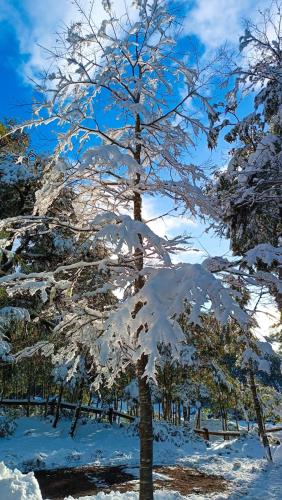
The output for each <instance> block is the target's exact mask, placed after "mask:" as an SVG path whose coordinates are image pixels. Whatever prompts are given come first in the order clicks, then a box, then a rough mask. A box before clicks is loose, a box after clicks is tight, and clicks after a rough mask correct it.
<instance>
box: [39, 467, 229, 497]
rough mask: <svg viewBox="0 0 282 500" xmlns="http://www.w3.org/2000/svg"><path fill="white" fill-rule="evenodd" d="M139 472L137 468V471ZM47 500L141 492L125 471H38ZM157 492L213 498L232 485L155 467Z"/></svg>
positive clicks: (193, 472)
mask: <svg viewBox="0 0 282 500" xmlns="http://www.w3.org/2000/svg"><path fill="white" fill-rule="evenodd" d="M137 470H138V469H137V468H136V471H137ZM35 476H36V478H37V480H38V482H39V485H40V489H41V492H42V496H43V498H44V499H46V498H48V499H50V500H62V499H64V498H65V497H66V496H68V495H72V496H73V497H74V498H76V497H81V496H86V495H94V494H96V493H98V492H99V491H100V492H101V491H104V492H105V493H109V492H110V491H119V492H121V493H125V492H127V491H137V490H138V482H139V481H138V480H136V476H134V475H133V474H131V473H129V472H127V471H126V468H125V467H98V466H89V467H81V468H75V469H74V468H68V469H56V470H41V471H35ZM154 489H155V490H159V489H166V490H172V491H178V492H179V493H181V494H182V495H188V494H191V493H193V494H201V495H209V494H213V493H222V492H224V491H226V490H227V489H228V482H227V481H226V480H225V479H224V478H223V477H221V476H214V475H210V474H205V473H203V472H200V471H198V470H196V469H190V468H186V467H180V466H175V467H173V466H171V467H169V466H156V467H154Z"/></svg>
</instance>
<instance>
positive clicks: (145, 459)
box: [137, 355, 153, 500]
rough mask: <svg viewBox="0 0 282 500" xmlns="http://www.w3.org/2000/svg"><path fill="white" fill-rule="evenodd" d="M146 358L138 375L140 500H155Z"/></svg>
mask: <svg viewBox="0 0 282 500" xmlns="http://www.w3.org/2000/svg"><path fill="white" fill-rule="evenodd" d="M146 361H147V360H146V356H144V355H143V356H142V358H141V360H140V361H138V365H137V374H138V384H139V401H140V489H139V499H140V500H153V424H152V403H151V392H150V387H149V384H148V382H147V380H146V378H144V377H143V373H144V369H145V366H146Z"/></svg>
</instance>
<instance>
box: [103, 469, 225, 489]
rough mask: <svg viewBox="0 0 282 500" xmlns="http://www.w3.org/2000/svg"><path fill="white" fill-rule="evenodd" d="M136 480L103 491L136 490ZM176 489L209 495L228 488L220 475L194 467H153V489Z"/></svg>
mask: <svg viewBox="0 0 282 500" xmlns="http://www.w3.org/2000/svg"><path fill="white" fill-rule="evenodd" d="M138 486H139V485H138V480H137V481H136V480H133V481H129V482H126V483H123V484H119V485H115V486H114V487H112V488H109V489H105V490H104V491H105V493H109V492H110V491H120V492H121V493H125V492H127V491H138ZM161 489H165V490H171V491H178V492H179V493H181V494H182V495H189V494H191V493H193V494H199V495H200V494H201V495H210V494H213V493H223V492H225V491H226V490H227V489H228V482H227V481H226V480H225V479H224V478H223V477H221V476H215V475H211V474H205V473H204V472H200V471H198V470H196V469H190V468H187V467H180V466H170V467H169V466H159V467H154V490H155V491H156V490H161Z"/></svg>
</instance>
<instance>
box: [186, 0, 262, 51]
mask: <svg viewBox="0 0 282 500" xmlns="http://www.w3.org/2000/svg"><path fill="white" fill-rule="evenodd" d="M265 7H266V4H265V0H196V2H195V5H194V6H193V8H192V9H191V10H189V12H188V13H187V16H186V19H185V22H184V26H185V31H186V32H187V33H193V34H194V35H196V36H198V37H199V38H200V40H201V41H202V43H204V45H205V46H206V47H207V49H212V50H213V49H216V48H218V47H220V46H221V45H223V44H224V43H225V42H226V41H227V42H230V43H232V44H235V45H238V39H239V36H240V35H241V34H242V32H243V28H242V21H243V19H246V18H249V17H251V18H252V19H254V16H256V13H257V11H258V9H259V8H265Z"/></svg>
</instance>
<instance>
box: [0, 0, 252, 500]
mask: <svg viewBox="0 0 282 500" xmlns="http://www.w3.org/2000/svg"><path fill="white" fill-rule="evenodd" d="M104 9H105V15H106V18H105V20H104V21H103V22H102V24H101V26H100V27H97V26H96V25H95V15H94V11H93V5H92V7H91V9H90V11H86V10H85V11H84V10H83V9H80V15H81V20H80V21H79V22H76V23H74V24H73V25H71V26H70V27H69V28H68V29H67V31H66V33H63V34H61V37H60V45H58V46H57V49H56V51H55V52H54V67H53V68H52V72H51V73H50V74H48V75H47V76H46V79H45V81H44V85H43V87H42V88H41V89H40V88H39V89H38V90H42V91H43V102H42V106H41V107H39V108H37V109H36V113H37V115H38V119H35V120H34V121H32V122H31V123H30V125H35V124H44V123H50V122H55V121H56V122H57V125H58V127H59V128H60V133H59V134H58V139H59V140H58V147H57V149H56V154H57V156H58V157H59V156H60V155H63V154H64V153H68V152H69V151H70V150H72V151H73V153H72V155H73V157H76V156H78V158H79V162H76V163H75V162H73V164H72V166H71V167H70V168H67V169H66V170H65V173H64V183H61V182H58V170H57V169H56V166H58V163H56V162H55V163H54V165H53V167H51V168H50V170H49V172H48V175H47V178H46V182H45V184H44V185H43V187H42V189H41V191H39V193H38V196H37V212H36V213H37V222H40V221H41V222H44V221H46V217H47V216H46V213H47V211H48V207H49V206H50V204H51V203H52V201H53V196H54V193H56V196H58V194H59V193H60V189H64V188H65V187H66V185H73V186H75V189H76V191H77V193H78V197H77V207H78V210H80V212H79V213H80V216H79V218H78V222H77V223H75V224H73V223H72V222H69V223H68V222H67V221H61V220H60V219H58V218H55V217H53V219H51V220H49V222H50V224H52V227H63V226H65V227H67V229H68V230H70V231H71V232H73V234H75V233H76V232H78V233H80V232H83V231H84V233H85V234H87V235H89V241H91V244H92V245H97V244H98V243H100V244H101V243H102V244H103V245H105V246H106V247H107V248H108V253H106V254H105V255H104V256H103V258H101V257H99V256H98V257H97V258H96V259H94V260H93V259H89V260H87V259H85V258H83V260H79V259H78V260H77V261H76V262H72V263H71V264H65V265H61V266H60V267H59V268H57V269H55V270H48V271H45V272H43V271H42V272H35V273H30V274H29V275H27V274H26V273H23V272H15V273H14V274H12V275H9V276H7V277H4V278H0V283H1V284H3V285H5V286H6V288H7V290H8V293H10V294H14V293H15V292H17V291H20V290H23V289H25V290H26V291H27V290H29V291H31V292H32V291H33V292H34V291H35V290H39V289H40V291H41V294H42V296H43V298H44V300H46V301H48V300H54V297H56V296H57V295H59V296H60V297H61V298H62V300H63V303H64V308H63V309H64V313H63V315H62V321H60V322H59V323H58V325H57V326H56V329H55V332H56V333H57V334H61V335H65V337H66V339H68V340H67V343H66V346H65V349H64V353H65V355H66V357H68V356H69V357H72V356H73V349H72V347H71V348H70V349H69V350H68V346H72V345H73V344H74V345H80V347H81V349H82V350H83V349H84V348H87V351H88V353H89V354H90V356H91V358H92V360H93V368H95V371H96V373H97V376H96V378H95V385H96V386H97V387H99V385H101V384H104V383H105V382H106V383H107V384H114V383H115V381H116V380H117V377H118V376H119V374H121V373H122V372H123V371H125V370H126V369H127V367H129V366H133V367H134V368H135V373H136V375H137V378H138V384H139V405H140V442H141V445H140V464H141V469H140V499H142V500H152V498H153V481H152V407H151V395H150V385H149V380H150V379H152V380H155V379H156V370H157V366H158V364H160V363H161V352H162V349H161V346H163V345H168V346H169V347H170V351H171V356H172V359H178V358H179V356H180V353H181V350H182V348H183V344H185V342H186V336H185V333H184V332H183V330H182V328H181V326H180V324H179V322H178V321H177V318H178V317H179V315H180V314H181V313H182V312H183V310H184V309H187V304H189V316H188V318H187V321H189V322H190V323H194V324H200V322H201V313H202V309H203V307H206V308H210V309H211V310H212V311H213V313H214V315H215V317H216V318H217V320H218V321H220V322H221V323H223V324H224V323H225V322H226V321H227V320H228V318H229V317H233V318H234V319H236V320H237V321H239V322H240V323H241V325H242V326H243V325H245V324H246V323H247V322H248V315H247V314H246V313H245V312H244V311H243V310H242V309H241V308H240V306H239V304H238V303H237V302H236V301H235V300H234V299H233V291H232V289H230V288H228V286H226V285H224V284H223V283H221V281H220V280H218V279H217V278H216V277H215V276H214V275H213V274H212V273H211V272H210V271H209V270H208V269H206V268H205V267H203V266H201V265H199V264H195V265H192V264H177V265H173V264H172V261H171V254H174V253H176V252H177V248H178V247H179V248H180V247H183V246H185V244H186V240H185V238H182V237H180V238H174V239H171V240H170V239H167V238H161V237H159V236H157V235H156V234H155V233H154V232H153V231H152V230H151V229H150V227H149V225H148V224H146V220H144V212H143V207H142V203H143V201H144V199H145V200H146V197H149V196H151V197H156V196H158V197H159V198H157V199H160V198H164V197H166V198H167V199H168V200H169V202H170V203H171V204H172V207H173V209H177V210H179V211H182V212H186V211H187V212H190V213H192V214H193V215H197V214H200V215H210V214H211V207H210V203H209V200H208V198H207V197H205V196H204V194H203V192H202V190H201V182H202V181H203V179H204V176H203V173H202V171H201V170H200V168H198V167H196V166H195V165H192V164H191V163H190V162H189V161H187V158H188V156H189V149H190V148H191V147H193V145H194V142H195V140H197V134H199V133H203V134H206V136H207V137H208V138H209V137H212V136H213V134H212V126H213V124H214V122H215V121H216V120H217V113H216V112H215V111H214V109H213V107H212V106H211V105H210V104H209V101H208V99H207V98H206V90H207V86H208V83H209V78H210V74H209V70H208V69H207V70H200V69H199V68H198V67H197V66H196V65H195V66H193V64H191V63H190V64H189V65H188V64H187V61H188V60H189V59H188V58H187V57H186V56H185V57H183V56H182V55H181V53H180V54H178V46H177V41H176V40H177V25H176V24H174V18H173V16H172V15H171V14H170V13H169V12H168V11H167V5H166V2H165V1H162V0H152V1H147V0H138V1H135V2H133V5H132V6H131V10H130V14H129V11H127V12H126V14H125V15H124V16H122V17H119V16H118V15H117V13H115V12H114V10H113V8H112V7H111V2H104ZM192 56H193V54H191V55H190V59H191V58H192ZM195 109H198V110H199V112H198V113H197V112H195ZM203 115H204V118H202V117H203ZM28 125H29V124H26V126H28ZM85 189H86V190H87V191H88V194H87V193H85ZM90 189H91V190H92V192H91V194H89V191H90ZM97 209H99V214H98V215H96V213H97ZM160 216H162V214H160ZM47 220H48V218H47ZM12 223H13V222H12V221H9V224H12ZM34 223H35V220H34V219H30V220H25V224H26V227H28V226H29V225H32V224H34ZM4 226H5V223H4ZM95 269H98V271H100V272H101V274H102V280H101V282H99V283H97V282H95V283H94V281H93V280H92V282H91V287H92V288H91V290H89V289H86V290H85V289H83V288H79V287H78V288H77V289H76V293H74V294H72V292H71V291H72V290H73V287H74V283H76V276H77V275H79V274H80V273H82V272H84V271H85V270H89V272H90V276H91V273H93V272H94V270H95ZM89 279H91V277H90V278H89ZM109 292H111V293H116V295H117V296H118V297H119V301H118V302H117V301H116V302H113V303H112V304H109V303H107V302H106V301H104V304H102V305H103V307H99V306H98V305H97V297H99V296H101V295H103V294H105V293H106V294H107V293H109ZM70 293H71V296H72V301H70V300H69V302H68V303H67V300H66V297H68V296H69V294H70Z"/></svg>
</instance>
